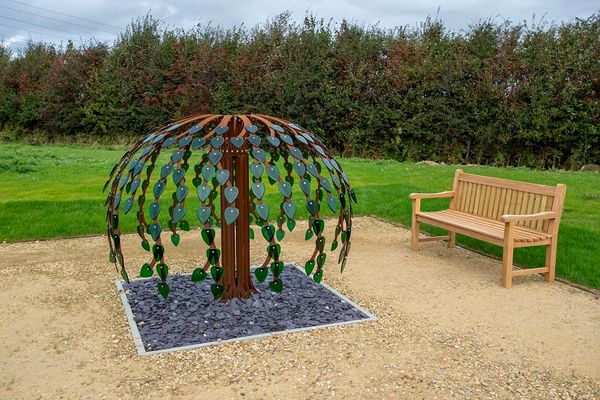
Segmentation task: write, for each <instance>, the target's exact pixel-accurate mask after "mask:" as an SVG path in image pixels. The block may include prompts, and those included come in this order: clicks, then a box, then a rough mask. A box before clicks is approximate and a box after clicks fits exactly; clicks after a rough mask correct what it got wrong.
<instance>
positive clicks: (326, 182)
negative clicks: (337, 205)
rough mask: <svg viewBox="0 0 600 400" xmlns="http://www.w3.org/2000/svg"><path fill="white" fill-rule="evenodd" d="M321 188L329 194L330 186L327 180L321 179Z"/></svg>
mask: <svg viewBox="0 0 600 400" xmlns="http://www.w3.org/2000/svg"><path fill="white" fill-rule="evenodd" d="M321 186H322V187H323V188H325V190H327V191H328V192H329V193H331V191H332V189H331V185H330V184H329V181H328V180H327V178H321Z"/></svg>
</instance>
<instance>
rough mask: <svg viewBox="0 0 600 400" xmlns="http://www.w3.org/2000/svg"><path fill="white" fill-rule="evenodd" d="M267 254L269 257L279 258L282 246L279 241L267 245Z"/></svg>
mask: <svg viewBox="0 0 600 400" xmlns="http://www.w3.org/2000/svg"><path fill="white" fill-rule="evenodd" d="M267 254H268V255H269V257H271V258H273V259H275V260H277V259H278V258H279V255H280V254H281V246H280V245H279V243H275V244H272V245H270V246H267Z"/></svg>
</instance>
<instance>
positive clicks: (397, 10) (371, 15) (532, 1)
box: [0, 0, 600, 50]
mask: <svg viewBox="0 0 600 400" xmlns="http://www.w3.org/2000/svg"><path fill="white" fill-rule="evenodd" d="M599 4H600V3H599V2H598V1H597V0H596V1H593V0H482V1H476V0H456V1H452V2H441V1H440V0H307V1H299V0H298V1H294V0H287V1H274V0H259V1H234V0H212V1H204V0H201V1H193V0H172V1H161V0H145V1H144V0H142V1H129V0H79V1H74V0H59V1H47V0H0V40H2V41H3V42H4V43H5V44H8V45H9V46H10V47H11V48H12V49H14V50H17V49H19V48H20V47H21V46H23V44H24V43H25V42H26V41H27V40H28V39H29V38H31V39H33V40H36V41H37V40H44V41H49V42H56V43H60V42H61V41H62V42H63V43H64V42H66V40H68V39H73V40H74V41H75V42H76V43H79V42H80V40H84V41H88V40H89V39H92V38H94V39H97V40H101V41H106V42H109V43H112V41H114V39H115V38H116V37H117V34H118V32H119V31H120V30H121V29H123V27H124V26H125V25H127V23H128V22H130V21H131V20H132V19H133V18H136V17H138V16H143V15H145V14H146V13H148V12H150V13H151V14H152V15H153V16H154V17H156V18H158V19H161V20H163V21H164V22H165V24H167V25H168V26H176V27H181V28H186V29H187V28H191V27H193V26H195V25H196V24H198V23H202V24H208V23H209V22H212V24H213V25H221V26H224V27H232V26H235V25H240V24H242V23H243V24H244V25H245V26H247V27H252V26H254V25H256V24H257V23H262V22H264V21H266V20H267V19H268V18H269V17H273V16H275V15H277V14H280V13H281V12H284V11H286V10H289V11H291V12H292V17H293V19H295V20H297V21H301V20H302V19H303V17H304V15H305V14H306V12H307V11H308V12H311V13H313V14H315V15H316V16H318V17H319V18H324V19H329V18H333V19H334V21H336V22H339V21H340V20H342V19H344V18H345V19H348V20H351V21H355V22H362V23H365V24H379V26H380V27H390V28H391V27H394V26H403V25H410V26H415V25H416V24H418V23H419V22H421V21H423V20H424V19H425V18H427V16H436V15H439V17H440V18H441V19H442V20H443V21H444V22H445V23H446V26H448V27H449V28H451V29H453V30H455V31H460V30H461V29H465V28H467V27H468V26H469V24H471V23H473V22H475V21H477V20H480V19H489V18H492V19H495V20H497V21H502V20H504V19H510V20H512V21H522V20H528V21H531V20H532V18H533V17H534V16H535V19H536V20H540V19H542V18H543V19H544V20H546V21H566V20H569V19H573V18H576V17H580V18H586V17H589V16H590V15H591V14H593V13H594V12H596V11H598V10H599V9H600V6H599ZM438 9H439V13H438ZM73 17H77V18H73Z"/></svg>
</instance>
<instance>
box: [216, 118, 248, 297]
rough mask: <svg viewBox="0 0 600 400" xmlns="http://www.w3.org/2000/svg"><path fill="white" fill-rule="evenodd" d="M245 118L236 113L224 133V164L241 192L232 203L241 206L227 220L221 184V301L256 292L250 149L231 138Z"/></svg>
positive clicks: (234, 205) (240, 129)
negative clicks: (232, 218)
mask: <svg viewBox="0 0 600 400" xmlns="http://www.w3.org/2000/svg"><path fill="white" fill-rule="evenodd" d="M242 129H243V126H242V122H241V121H240V120H239V119H238V118H237V117H233V118H232V119H231V121H230V122H229V131H228V132H227V133H226V134H225V135H226V140H225V144H223V159H222V163H223V168H225V169H227V170H228V171H229V172H230V174H231V178H230V179H231V182H232V183H233V185H235V186H236V187H237V188H238V191H239V193H238V196H237V198H236V200H235V202H234V203H233V204H231V205H229V206H230V207H236V208H237V209H238V210H239V212H240V213H239V216H238V218H237V220H236V221H235V223H233V224H227V223H226V222H225V209H226V208H227V207H228V204H227V200H226V199H225V196H224V193H223V191H224V189H225V187H224V186H221V242H222V245H221V246H222V247H221V248H222V254H221V263H222V265H223V268H224V270H225V271H224V272H225V275H224V277H223V283H224V285H225V291H224V292H223V296H222V297H221V300H222V301H227V300H229V299H232V298H241V299H246V298H248V297H250V296H252V293H254V292H256V289H255V288H254V284H253V283H252V276H251V272H250V234H249V213H250V206H249V197H248V192H249V180H250V178H249V174H248V150H247V144H244V146H242V147H241V148H239V149H238V148H236V147H235V146H233V145H232V144H231V142H230V140H229V139H230V138H232V137H235V136H238V135H239V134H240V132H241V131H242Z"/></svg>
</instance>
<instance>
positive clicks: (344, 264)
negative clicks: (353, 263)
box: [340, 258, 348, 273]
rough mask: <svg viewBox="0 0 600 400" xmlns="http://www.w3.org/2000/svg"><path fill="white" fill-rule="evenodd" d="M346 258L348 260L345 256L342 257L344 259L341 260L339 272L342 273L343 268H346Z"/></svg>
mask: <svg viewBox="0 0 600 400" xmlns="http://www.w3.org/2000/svg"><path fill="white" fill-rule="evenodd" d="M346 260H348V259H347V258H344V261H342V267H341V268H340V272H341V273H343V272H344V270H345V269H346Z"/></svg>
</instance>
